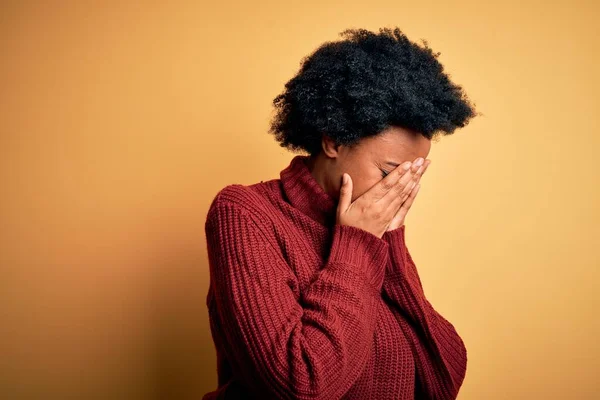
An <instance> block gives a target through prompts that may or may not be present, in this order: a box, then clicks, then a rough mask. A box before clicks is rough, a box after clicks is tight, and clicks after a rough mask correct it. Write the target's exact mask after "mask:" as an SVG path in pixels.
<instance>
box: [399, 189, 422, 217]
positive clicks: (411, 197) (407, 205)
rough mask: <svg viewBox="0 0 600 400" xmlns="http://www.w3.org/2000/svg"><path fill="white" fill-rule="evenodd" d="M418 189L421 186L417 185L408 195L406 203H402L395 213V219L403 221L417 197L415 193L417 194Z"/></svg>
mask: <svg viewBox="0 0 600 400" xmlns="http://www.w3.org/2000/svg"><path fill="white" fill-rule="evenodd" d="M419 189H421V184H417V185H416V186H415V189H414V190H413V191H412V192H410V194H409V195H408V198H407V199H406V201H405V202H404V203H402V206H400V209H399V210H398V212H397V213H396V217H397V218H400V219H403V218H404V217H405V216H406V214H407V213H408V210H410V207H411V206H412V204H413V202H414V201H415V198H416V197H417V193H419Z"/></svg>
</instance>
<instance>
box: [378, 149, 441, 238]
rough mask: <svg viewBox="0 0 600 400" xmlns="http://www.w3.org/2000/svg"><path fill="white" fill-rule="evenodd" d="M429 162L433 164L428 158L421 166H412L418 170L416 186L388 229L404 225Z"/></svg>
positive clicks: (416, 172)
mask: <svg viewBox="0 0 600 400" xmlns="http://www.w3.org/2000/svg"><path fill="white" fill-rule="evenodd" d="M429 164H431V160H430V159H426V160H425V161H424V162H423V165H421V166H420V167H416V166H414V165H413V166H412V167H411V168H413V171H415V170H416V171H415V176H416V179H415V183H414V186H413V188H412V190H411V191H410V193H409V194H408V197H407V198H406V199H405V200H404V203H402V206H401V207H400V209H399V210H398V212H397V213H396V215H395V216H394V218H393V219H392V222H391V223H390V225H389V226H388V227H387V230H386V231H391V230H393V229H397V228H400V227H401V226H402V225H404V218H405V217H406V213H408V210H410V206H411V205H412V203H413V201H414V200H415V197H417V193H419V189H420V188H421V184H420V183H419V182H420V180H421V177H422V176H423V174H424V173H425V171H427V167H429Z"/></svg>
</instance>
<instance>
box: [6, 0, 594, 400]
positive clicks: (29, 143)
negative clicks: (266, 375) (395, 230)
mask: <svg viewBox="0 0 600 400" xmlns="http://www.w3.org/2000/svg"><path fill="white" fill-rule="evenodd" d="M51 3H52V4H51ZM136 3H138V2H135V3H134V2H129V3H125V2H113V4H112V5H111V4H101V3H100V2H98V4H94V5H93V4H92V3H91V2H73V3H71V4H68V3H66V2H49V1H48V2H40V3H39V4H37V5H33V4H28V3H25V2H3V3H2V5H1V6H0V7H1V8H0V54H1V57H2V62H1V63H0V84H1V88H0V179H1V181H0V182H1V186H0V188H1V201H0V224H1V225H0V265H1V268H2V271H1V278H0V313H1V314H0V315H1V322H0V335H1V338H0V339H1V340H0V397H2V398H5V399H16V398H40V399H41V398H44V399H67V398H77V399H137V398H139V399H159V398H160V399H199V398H201V396H202V395H203V394H204V393H205V392H207V391H209V390H212V389H214V388H215V387H216V356H215V352H214V347H213V344H212V339H211V336H210V331H209V326H208V316H207V310H206V304H205V298H206V292H207V290H208V277H209V274H208V265H207V256H206V248H205V246H206V243H205V237H204V220H205V215H206V211H207V207H208V205H209V203H210V201H211V200H212V198H213V196H214V195H215V194H216V192H217V191H218V190H219V189H220V188H222V187H223V186H225V185H227V184H231V183H243V184H251V183H255V182H259V181H261V180H267V179H272V178H278V177H279V171H280V170H281V169H283V168H284V167H285V166H287V164H288V162H289V160H290V159H291V158H292V157H293V155H294V154H292V153H290V152H287V151H286V150H285V149H283V148H280V147H278V144H277V143H276V142H275V140H274V138H273V137H272V136H271V135H269V134H268V133H267V130H268V122H269V120H270V117H271V114H272V106H271V101H272V99H273V98H274V97H275V96H276V95H277V94H278V93H279V92H280V91H281V90H282V89H283V85H284V83H285V82H286V81H287V80H288V79H290V78H291V77H292V76H293V75H294V74H295V73H296V72H297V70H298V67H299V62H300V60H301V58H302V57H304V56H306V55H308V54H309V53H310V52H311V51H313V50H314V49H315V48H316V47H317V46H318V45H320V44H321V43H323V42H324V41H327V40H337V39H338V38H339V36H338V33H339V32H341V31H342V30H343V29H346V28H350V27H355V28H356V27H359V28H367V29H371V30H375V29H377V28H379V27H383V26H388V27H394V26H398V27H400V28H401V29H402V30H403V31H404V32H406V33H407V35H408V36H409V38H411V39H412V40H415V41H418V40H419V39H420V38H425V39H427V40H428V41H429V44H430V45H431V47H432V48H433V49H434V50H435V51H441V53H442V54H441V56H440V61H441V62H442V63H443V64H444V65H445V67H446V70H447V71H448V72H449V73H450V74H451V78H452V79H453V80H454V81H456V82H457V83H459V84H461V85H463V86H464V87H465V90H466V92H467V93H468V95H469V96H470V98H471V99H472V100H473V101H474V102H475V103H476V106H477V109H478V111H481V112H482V113H484V116H480V117H476V118H475V119H474V120H473V121H472V123H471V124H470V125H469V126H467V127H466V128H464V129H462V130H458V131H456V133H455V135H453V136H449V137H445V138H442V139H441V140H440V141H439V142H436V143H434V144H433V147H432V151H431V153H430V155H431V157H430V158H431V159H432V160H433V163H432V165H431V167H430V168H429V170H428V172H427V174H426V175H425V177H424V178H423V180H422V184H423V187H422V189H421V191H420V193H419V196H418V198H417V200H416V202H415V204H414V205H413V207H412V209H411V212H410V213H409V215H408V217H407V222H406V225H407V242H408V245H409V248H410V250H411V253H412V254H413V258H414V259H415V261H416V263H417V266H418V268H419V271H420V274H421V278H422V281H423V284H424V286H425V291H426V294H427V295H428V298H429V300H430V301H431V302H432V304H434V306H435V307H436V308H437V309H438V311H440V312H441V313H442V314H443V315H444V316H445V317H446V318H448V319H449V320H450V321H451V322H452V323H453V324H454V325H455V326H456V328H457V330H458V331H459V333H460V334H461V336H462V338H463V339H464V341H465V343H466V345H467V350H468V359H469V361H468V366H467V376H466V378H465V381H464V384H463V386H462V388H461V391H460V395H459V398H460V399H462V400H468V399H567V398H568V399H592V398H597V397H595V396H598V392H599V391H600V383H599V379H600V378H599V376H600V365H599V363H600V361H599V359H600V352H599V348H598V347H599V345H598V340H597V339H598V337H599V335H600V329H599V322H598V299H599V296H600V295H599V294H598V291H597V288H598V279H599V278H600V275H599V273H598V267H600V251H599V244H600V240H599V238H600V228H599V227H600V211H599V204H600V189H599V173H598V171H599V168H598V167H599V166H598V161H597V157H598V147H599V145H600V132H599V131H598V128H599V122H600V117H599V115H598V111H599V109H600V98H599V95H598V90H599V89H600V85H599V83H600V80H599V78H598V62H599V61H600V60H599V58H598V54H599V51H600V41H599V29H598V17H599V12H598V11H599V9H600V7H599V5H598V4H599V3H598V2H594V1H554V2H545V1H510V2H495V3H488V2H482V1H452V2H447V1H410V2H409V1H406V2H403V1H343V2H342V1H340V2H336V3H334V2H321V1H304V2H281V1H261V2H237V3H233V2H226V1H221V2H213V3H203V2H189V3H183V2H156V3H158V4H154V5H149V3H147V2H139V4H136ZM142 3H146V4H144V5H142Z"/></svg>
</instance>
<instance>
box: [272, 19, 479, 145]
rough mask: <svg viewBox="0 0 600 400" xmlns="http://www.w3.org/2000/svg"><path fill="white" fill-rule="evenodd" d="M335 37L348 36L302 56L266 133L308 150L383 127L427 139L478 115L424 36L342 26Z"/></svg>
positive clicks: (371, 133) (355, 139)
mask: <svg viewBox="0 0 600 400" xmlns="http://www.w3.org/2000/svg"><path fill="white" fill-rule="evenodd" d="M340 36H342V37H345V38H346V40H342V41H337V42H325V43H324V44H322V45H321V46H320V47H319V48H317V49H316V50H315V51H314V52H313V53H312V54H311V55H310V56H308V57H304V58H303V59H302V61H301V67H300V70H299V72H298V74H297V75H296V76H295V77H293V78H292V79H291V80H289V81H288V82H287V83H286V85H285V90H284V91H283V92H282V93H281V94H279V95H278V96H277V97H276V98H275V99H274V100H273V104H274V106H275V116H274V118H273V120H272V121H271V128H270V130H269V133H272V134H274V135H275V137H276V139H277V141H278V142H279V143H280V146H281V147H286V148H288V149H289V150H292V151H296V150H304V151H306V152H308V153H309V154H311V155H314V154H317V153H319V152H320V151H321V139H322V134H326V135H327V136H329V137H330V138H332V139H333V140H334V141H335V142H336V143H338V144H345V145H347V146H353V145H355V144H356V143H358V141H360V139H362V138H364V137H368V136H374V135H377V134H378V133H380V132H381V131H383V130H384V129H386V128H387V127H389V126H400V127H403V128H406V129H409V130H413V131H416V132H418V133H420V134H422V135H424V136H425V137H427V138H428V139H432V138H433V137H434V136H435V135H437V134H438V133H444V134H452V133H453V132H454V130H455V129H456V128H457V127H464V126H465V125H466V124H467V123H468V121H469V119H470V118H472V117H474V116H475V115H476V112H475V108H474V105H472V104H471V103H470V102H469V100H468V98H467V96H466V95H465V94H464V93H463V92H462V88H461V86H458V85H456V84H454V83H452V82H451V81H450V80H449V77H448V75H447V74H446V73H444V71H443V66H442V64H440V62H439V61H438V60H437V57H438V56H439V55H440V54H441V53H439V52H438V53H434V52H433V51H432V50H431V49H430V48H429V47H428V43H427V41H426V40H425V39H422V41H423V44H424V47H421V46H419V45H418V44H416V43H413V42H411V41H409V39H408V38H407V37H406V35H405V34H404V33H402V32H401V31H400V29H398V28H395V29H393V30H391V29H390V28H380V29H379V33H378V34H377V33H374V32H370V31H368V30H365V29H347V30H345V31H343V32H341V33H340Z"/></svg>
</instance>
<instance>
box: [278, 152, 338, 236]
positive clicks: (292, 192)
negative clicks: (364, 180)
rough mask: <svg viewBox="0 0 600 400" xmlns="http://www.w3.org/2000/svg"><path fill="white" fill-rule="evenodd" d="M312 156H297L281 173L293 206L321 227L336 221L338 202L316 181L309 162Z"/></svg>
mask: <svg viewBox="0 0 600 400" xmlns="http://www.w3.org/2000/svg"><path fill="white" fill-rule="evenodd" d="M309 158H310V156H305V155H297V156H295V157H294V158H293V159H292V160H291V162H290V164H289V165H288V166H287V167H286V168H284V169H283V170H282V171H281V172H280V173H279V176H280V179H281V183H282V185H283V190H284V192H285V194H286V196H287V198H288V200H289V202H290V203H291V205H292V206H294V207H295V208H297V209H298V210H300V211H301V212H302V213H304V214H306V215H308V216H309V217H311V218H312V219H314V220H315V221H317V222H319V223H320V224H321V225H325V226H332V225H334V224H335V221H336V218H335V217H336V210H337V200H336V199H334V198H333V197H331V195H329V194H328V193H327V192H325V190H324V189H323V188H322V187H321V185H320V184H319V183H318V182H317V181H316V179H315V177H314V176H313V175H312V173H311V172H310V169H309V168H308V165H307V162H308V160H309Z"/></svg>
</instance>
